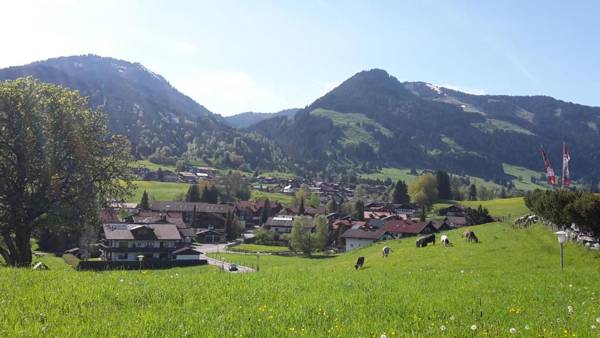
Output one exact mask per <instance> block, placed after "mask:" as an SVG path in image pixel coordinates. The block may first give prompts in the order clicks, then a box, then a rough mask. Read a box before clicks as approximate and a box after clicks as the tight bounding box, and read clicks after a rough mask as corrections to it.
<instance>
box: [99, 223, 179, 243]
mask: <svg viewBox="0 0 600 338" xmlns="http://www.w3.org/2000/svg"><path fill="white" fill-rule="evenodd" d="M102 227H103V230H104V237H105V238H106V239H112V240H135V239H140V238H139V237H144V239H145V240H147V239H152V240H180V239H181V235H180V234H179V231H178V230H177V226H176V225H175V224H169V223H164V224H143V225H140V224H114V223H110V224H104V225H103V226H102ZM145 230H147V231H145ZM136 233H137V234H136ZM148 233H151V234H152V238H147V237H148V235H147V234H148ZM136 236H138V237H136Z"/></svg>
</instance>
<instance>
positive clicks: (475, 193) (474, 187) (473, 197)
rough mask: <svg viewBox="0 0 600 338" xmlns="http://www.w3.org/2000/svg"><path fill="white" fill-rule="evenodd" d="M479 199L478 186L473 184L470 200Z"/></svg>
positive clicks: (470, 189) (470, 188)
mask: <svg viewBox="0 0 600 338" xmlns="http://www.w3.org/2000/svg"><path fill="white" fill-rule="evenodd" d="M476 200H477V187H476V186H475V184H471V186H470V187H469V201H476Z"/></svg>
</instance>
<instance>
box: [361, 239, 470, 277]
mask: <svg viewBox="0 0 600 338" xmlns="http://www.w3.org/2000/svg"><path fill="white" fill-rule="evenodd" d="M462 237H463V238H464V239H465V240H466V241H467V242H469V243H479V238H477V236H476V235H475V232H474V231H472V230H467V231H465V232H464V233H463V234H462ZM440 241H441V242H442V245H444V246H445V247H448V246H452V243H450V238H448V236H446V235H441V236H440ZM429 243H432V244H433V245H435V234H430V235H426V236H422V237H419V238H418V239H417V242H416V245H417V248H424V247H426V246H427V244H429ZM391 252H392V249H391V248H390V247H389V246H385V247H383V249H382V251H381V256H382V257H384V258H385V257H387V256H389V254H390V253H391ZM364 264H365V257H364V256H360V257H358V259H357V260H356V264H354V268H355V269H356V270H359V269H360V268H362V267H363V265H364Z"/></svg>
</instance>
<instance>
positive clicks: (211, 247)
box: [194, 242, 256, 273]
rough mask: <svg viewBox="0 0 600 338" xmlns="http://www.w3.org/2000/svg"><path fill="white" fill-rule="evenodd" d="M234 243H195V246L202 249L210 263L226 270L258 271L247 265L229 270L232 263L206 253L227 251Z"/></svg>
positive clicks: (239, 271)
mask: <svg viewBox="0 0 600 338" xmlns="http://www.w3.org/2000/svg"><path fill="white" fill-rule="evenodd" d="M231 244H233V242H231V243H218V244H195V245H194V248H195V249H198V250H200V251H201V252H202V253H203V254H204V255H203V256H204V258H206V260H207V261H208V264H210V265H214V266H217V267H219V268H221V269H223V270H224V271H227V272H233V273H236V272H238V273H241V272H256V270H254V269H251V268H249V267H246V266H241V265H238V266H237V267H238V271H229V267H230V266H231V265H230V263H228V262H226V261H222V260H219V259H215V258H212V257H208V256H207V255H206V254H209V253H218V252H227V246H228V245H231Z"/></svg>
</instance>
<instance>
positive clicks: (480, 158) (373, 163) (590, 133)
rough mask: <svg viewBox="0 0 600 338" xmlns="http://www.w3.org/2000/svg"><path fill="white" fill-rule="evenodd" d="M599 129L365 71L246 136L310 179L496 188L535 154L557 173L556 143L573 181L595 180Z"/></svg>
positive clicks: (519, 103)
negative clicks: (266, 141) (406, 179)
mask: <svg viewBox="0 0 600 338" xmlns="http://www.w3.org/2000/svg"><path fill="white" fill-rule="evenodd" d="M326 112H329V113H326ZM598 125H600V108H595V107H587V106H582V105H577V104H572V103H568V102H563V101H560V100H555V99H553V98H550V97H545V96H531V97H518V96H492V95H471V94H466V93H462V92H458V91H455V90H451V89H447V88H443V87H437V86H433V85H430V84H426V83H422V82H404V83H401V82H399V81H398V80H397V79H396V78H394V77H393V76H390V75H389V74H387V73H386V72H385V71H383V70H378V69H374V70H371V71H364V72H360V73H358V74H356V75H354V76H353V77H351V78H349V79H348V80H346V81H345V82H343V83H342V84H341V85H340V86H338V87H337V88H335V89H333V90H332V91H331V92H329V93H327V94H326V95H324V96H323V97H321V98H319V99H317V100H316V101H315V102H313V103H312V104H311V105H310V106H308V107H307V108H305V109H303V110H302V111H300V112H298V113H297V114H296V115H295V117H294V118H293V119H270V120H266V121H262V122H260V123H258V124H256V125H255V126H253V127H251V129H252V130H255V131H257V132H259V133H261V134H263V135H265V136H267V137H269V138H270V139H273V140H275V141H276V142H277V143H278V144H279V145H280V146H281V147H282V148H283V149H284V150H285V151H286V152H287V153H289V154H290V156H291V157H292V158H293V159H294V160H296V161H297V162H299V163H301V165H302V166H304V167H305V168H307V170H310V171H318V170H321V171H325V172H327V173H329V172H333V171H336V170H343V169H344V168H356V167H358V168H362V169H365V170H370V169H378V168H382V167H396V168H430V169H437V168H441V169H444V170H447V171H449V172H452V173H455V174H460V175H471V176H477V177H483V178H486V179H492V180H495V181H496V182H499V183H502V182H504V181H507V180H510V176H508V175H506V174H505V173H504V170H503V163H504V164H510V165H517V166H520V167H524V168H528V169H531V170H536V171H539V170H540V169H541V168H540V167H541V163H540V158H539V146H540V144H544V146H545V147H546V148H547V149H548V150H549V152H551V155H550V156H551V157H553V161H554V163H555V164H556V165H558V164H559V163H560V158H559V157H558V156H557V155H558V154H559V152H560V151H561V145H562V142H563V141H564V142H567V143H568V144H569V146H570V149H571V152H572V153H574V154H576V155H575V156H573V161H572V162H571V165H572V167H573V168H576V170H573V173H574V175H575V176H577V178H586V177H587V178H591V177H599V176H600V172H599V169H598V168H595V166H594V165H593V163H595V162H597V160H598V159H599V156H600V149H596V148H597V147H595V145H597V144H599V143H600V133H599V132H598ZM379 126H381V127H383V128H384V129H382V128H381V127H379ZM365 132H366V133H365ZM365 135H368V136H367V137H365Z"/></svg>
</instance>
